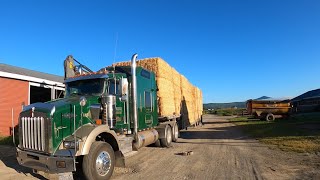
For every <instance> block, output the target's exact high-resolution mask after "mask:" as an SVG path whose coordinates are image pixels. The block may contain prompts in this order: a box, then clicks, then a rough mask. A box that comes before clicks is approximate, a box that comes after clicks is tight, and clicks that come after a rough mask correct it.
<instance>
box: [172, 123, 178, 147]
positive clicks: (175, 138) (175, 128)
mask: <svg viewBox="0 0 320 180" xmlns="http://www.w3.org/2000/svg"><path fill="white" fill-rule="evenodd" d="M178 138H179V129H178V124H177V123H175V124H174V125H173V127H172V141H173V142H177V141H178Z"/></svg>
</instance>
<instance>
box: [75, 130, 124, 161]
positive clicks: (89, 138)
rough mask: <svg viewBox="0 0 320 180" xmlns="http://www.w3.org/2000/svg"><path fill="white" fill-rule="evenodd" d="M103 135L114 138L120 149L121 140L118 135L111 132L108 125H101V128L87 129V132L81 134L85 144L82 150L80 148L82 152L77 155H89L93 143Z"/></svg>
mask: <svg viewBox="0 0 320 180" xmlns="http://www.w3.org/2000/svg"><path fill="white" fill-rule="evenodd" d="M79 130H80V129H79ZM79 130H78V131H79ZM101 133H108V134H111V135H112V136H113V137H114V139H115V140H116V143H117V145H118V147H119V140H118V138H117V134H116V133H115V132H114V131H113V130H110V128H109V126H108V125H100V126H95V127H94V128H86V129H85V132H81V137H83V139H84V142H83V144H82V148H80V151H79V152H78V153H77V155H86V154H88V153H89V150H90V148H91V145H92V143H93V142H95V141H96V137H97V136H98V135H99V134H101ZM79 135H80V133H79ZM77 136H78V134H77ZM78 137H79V136H78Z"/></svg>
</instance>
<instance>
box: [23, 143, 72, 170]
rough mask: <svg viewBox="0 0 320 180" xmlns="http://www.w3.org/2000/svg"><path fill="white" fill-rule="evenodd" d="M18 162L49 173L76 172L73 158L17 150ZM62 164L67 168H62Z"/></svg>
mask: <svg viewBox="0 0 320 180" xmlns="http://www.w3.org/2000/svg"><path fill="white" fill-rule="evenodd" d="M17 160H18V162H19V164H20V165H22V166H25V167H29V168H32V169H36V170H38V171H44V172H48V173H64V172H72V171H74V170H75V167H74V160H73V157H55V156H47V155H42V154H37V153H33V152H28V151H23V150H21V149H19V148H17ZM61 163H62V164H63V163H65V167H61ZM58 164H60V167H58Z"/></svg>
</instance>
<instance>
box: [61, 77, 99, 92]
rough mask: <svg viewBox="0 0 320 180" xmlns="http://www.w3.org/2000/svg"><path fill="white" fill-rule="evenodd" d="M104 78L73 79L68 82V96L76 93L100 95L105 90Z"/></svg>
mask: <svg viewBox="0 0 320 180" xmlns="http://www.w3.org/2000/svg"><path fill="white" fill-rule="evenodd" d="M103 87H104V79H88V80H80V81H73V82H69V83H68V84H67V88H66V96H70V95H73V94H76V95H100V94H102V92H103Z"/></svg>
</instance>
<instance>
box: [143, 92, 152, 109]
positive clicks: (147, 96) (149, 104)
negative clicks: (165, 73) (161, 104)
mask: <svg viewBox="0 0 320 180" xmlns="http://www.w3.org/2000/svg"><path fill="white" fill-rule="evenodd" d="M144 107H145V108H146V111H147V112H151V111H152V99H151V92H149V91H145V92H144Z"/></svg>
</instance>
